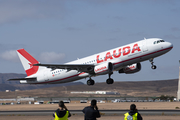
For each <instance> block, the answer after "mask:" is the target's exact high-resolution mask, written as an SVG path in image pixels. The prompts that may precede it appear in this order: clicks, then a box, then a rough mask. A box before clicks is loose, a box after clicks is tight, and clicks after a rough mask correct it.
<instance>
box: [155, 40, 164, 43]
mask: <svg viewBox="0 0 180 120" xmlns="http://www.w3.org/2000/svg"><path fill="white" fill-rule="evenodd" d="M161 42H165V41H164V40H158V41H154V44H158V43H161Z"/></svg>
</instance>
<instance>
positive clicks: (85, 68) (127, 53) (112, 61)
mask: <svg viewBox="0 0 180 120" xmlns="http://www.w3.org/2000/svg"><path fill="white" fill-rule="evenodd" d="M172 48H173V44H172V43H170V42H166V41H164V40H163V39H160V38H149V39H146V38H144V40H140V41H137V42H134V43H131V44H128V45H125V46H121V47H117V48H114V49H111V50H107V51H105V52H101V53H98V54H94V55H91V56H88V57H85V58H82V59H77V60H75V61H72V62H68V63H65V64H41V63H40V62H38V61H37V60H36V59H35V58H34V57H32V56H31V55H30V54H29V53H28V52H27V51H25V50H24V49H19V50H17V54H18V56H19V58H20V60H21V63H22V65H23V67H24V69H25V71H26V74H27V77H25V78H15V79H9V80H19V81H20V83H22V84H58V83H66V82H72V81H76V80H79V79H82V78H89V80H87V85H89V86H90V85H94V84H95V81H94V80H93V79H92V78H91V77H95V76H99V75H105V74H108V79H107V80H106V83H107V84H113V83H114V80H113V79H112V78H111V75H112V74H113V72H114V71H118V72H119V73H120V74H121V73H125V74H133V73H136V72H139V71H140V70H141V63H140V62H143V61H146V60H149V61H150V63H151V68H152V69H156V65H154V61H153V60H154V58H156V57H159V56H161V55H163V54H165V53H167V52H169V51H170V50H171V49H172Z"/></svg>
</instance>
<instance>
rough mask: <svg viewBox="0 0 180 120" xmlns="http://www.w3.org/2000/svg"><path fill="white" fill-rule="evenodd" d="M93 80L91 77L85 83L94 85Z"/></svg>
mask: <svg viewBox="0 0 180 120" xmlns="http://www.w3.org/2000/svg"><path fill="white" fill-rule="evenodd" d="M94 83H95V82H94V80H92V79H91V78H90V79H89V80H88V81H87V85H89V86H90V85H94Z"/></svg>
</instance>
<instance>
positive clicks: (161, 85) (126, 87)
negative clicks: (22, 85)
mask: <svg viewBox="0 0 180 120" xmlns="http://www.w3.org/2000/svg"><path fill="white" fill-rule="evenodd" d="M177 88H178V80H177V79H176V80H160V81H138V82H137V81H136V82H116V81H115V83H114V84H112V85H107V84H106V83H96V84H95V85H94V86H87V85H84V84H82V85H71V86H58V87H49V88H41V89H33V90H23V91H17V92H14V91H12V92H9V93H6V92H0V96H1V97H0V99H2V98H15V97H17V96H21V97H34V96H38V97H124V96H125V97H126V96H135V97H152V96H158V97H159V96H160V95H169V96H176V94H177ZM72 91H116V92H119V93H120V95H92V94H91V95H90V94H89V95H88V94H71V92H72Z"/></svg>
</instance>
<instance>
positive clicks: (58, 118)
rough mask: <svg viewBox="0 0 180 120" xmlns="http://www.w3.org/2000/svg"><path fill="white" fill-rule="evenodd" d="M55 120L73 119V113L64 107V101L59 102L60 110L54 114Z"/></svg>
mask: <svg viewBox="0 0 180 120" xmlns="http://www.w3.org/2000/svg"><path fill="white" fill-rule="evenodd" d="M53 117H54V120H68V118H69V117H71V113H70V112H69V111H68V109H67V107H66V106H65V105H64V102H63V101H60V102H59V108H58V109H57V110H56V111H55V112H54V114H53Z"/></svg>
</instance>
